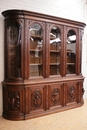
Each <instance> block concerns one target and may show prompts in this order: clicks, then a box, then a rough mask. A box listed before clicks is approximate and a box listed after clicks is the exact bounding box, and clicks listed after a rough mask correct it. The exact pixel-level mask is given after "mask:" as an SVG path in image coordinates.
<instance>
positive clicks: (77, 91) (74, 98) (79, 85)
mask: <svg viewBox="0 0 87 130" xmlns="http://www.w3.org/2000/svg"><path fill="white" fill-rule="evenodd" d="M65 91H66V105H73V104H77V103H83V100H82V99H83V93H84V89H83V81H77V82H75V81H73V82H69V83H67V84H66V85H65Z"/></svg>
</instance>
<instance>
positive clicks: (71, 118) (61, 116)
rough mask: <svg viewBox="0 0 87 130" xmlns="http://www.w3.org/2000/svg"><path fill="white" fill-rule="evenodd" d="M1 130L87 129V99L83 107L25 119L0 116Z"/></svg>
mask: <svg viewBox="0 0 87 130" xmlns="http://www.w3.org/2000/svg"><path fill="white" fill-rule="evenodd" d="M0 130H87V100H85V101H84V105H83V106H82V107H79V108H75V109H72V110H67V111H63V112H59V113H56V114H51V115H48V116H43V117H39V118H34V119H29V120H25V121H9V120H6V119H4V118H3V117H0Z"/></svg>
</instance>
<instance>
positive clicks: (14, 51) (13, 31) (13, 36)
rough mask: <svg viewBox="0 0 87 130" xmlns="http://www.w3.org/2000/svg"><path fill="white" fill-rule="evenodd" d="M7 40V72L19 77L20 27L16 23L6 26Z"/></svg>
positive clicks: (11, 75)
mask: <svg viewBox="0 0 87 130" xmlns="http://www.w3.org/2000/svg"><path fill="white" fill-rule="evenodd" d="M8 35H9V36H8V42H9V74H10V77H20V71H21V55H20V54H21V28H20V26H19V25H18V24H17V23H13V24H11V26H9V28H8Z"/></svg>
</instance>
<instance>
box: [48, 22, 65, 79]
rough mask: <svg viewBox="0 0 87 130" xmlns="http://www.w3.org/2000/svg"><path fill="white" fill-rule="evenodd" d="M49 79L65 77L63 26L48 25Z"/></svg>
mask: <svg viewBox="0 0 87 130" xmlns="http://www.w3.org/2000/svg"><path fill="white" fill-rule="evenodd" d="M46 27H47V32H48V33H47V35H46V36H47V37H48V38H46V39H47V43H46V48H47V50H46V52H47V53H46V54H47V55H46V60H47V61H46V62H47V63H48V64H47V65H46V67H47V77H52V76H60V75H63V63H64V62H63V26H62V25H57V24H49V23H48V24H47V26H46Z"/></svg>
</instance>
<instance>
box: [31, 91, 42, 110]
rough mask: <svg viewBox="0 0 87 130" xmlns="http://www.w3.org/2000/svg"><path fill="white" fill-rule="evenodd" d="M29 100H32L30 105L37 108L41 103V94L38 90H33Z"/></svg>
mask: <svg viewBox="0 0 87 130" xmlns="http://www.w3.org/2000/svg"><path fill="white" fill-rule="evenodd" d="M31 100H32V101H31V102H32V107H33V108H35V109H38V108H39V107H40V106H41V104H42V94H41V92H40V90H38V89H37V90H35V91H33V93H32V95H31Z"/></svg>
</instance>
